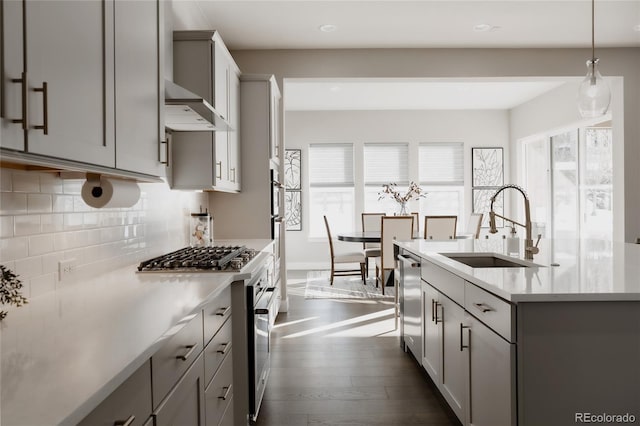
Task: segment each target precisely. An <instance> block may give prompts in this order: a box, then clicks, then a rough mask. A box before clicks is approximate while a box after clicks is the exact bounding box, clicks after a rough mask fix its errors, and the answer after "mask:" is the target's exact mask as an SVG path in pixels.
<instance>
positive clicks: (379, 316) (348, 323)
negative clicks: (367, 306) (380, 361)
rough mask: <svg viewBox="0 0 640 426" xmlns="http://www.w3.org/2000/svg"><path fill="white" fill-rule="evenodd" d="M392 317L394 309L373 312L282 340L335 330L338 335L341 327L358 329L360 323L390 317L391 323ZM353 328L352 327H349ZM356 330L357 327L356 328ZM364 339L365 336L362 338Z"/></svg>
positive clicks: (294, 334)
mask: <svg viewBox="0 0 640 426" xmlns="http://www.w3.org/2000/svg"><path fill="white" fill-rule="evenodd" d="M393 315H394V308H391V309H385V310H382V311H379V312H374V313H371V314H367V315H361V316H358V317H355V318H351V319H348V320H343V321H338V322H335V323H333V324H327V325H323V326H321V327H315V328H312V329H309V330H305V331H301V332H298V333H293V334H289V335H287V336H283V337H282V339H295V338H297V337H303V336H309V335H312V334H317V333H322V332H326V331H329V330H336V332H335V333H334V334H337V333H339V332H338V331H337V329H339V328H342V327H348V326H356V325H358V327H362V323H364V322H367V321H374V320H376V322H380V321H381V319H382V318H385V320H386V317H391V321H393ZM351 328H353V327H351ZM356 328H357V327H356ZM379 332H380V330H379V329H378V330H377V331H376V332H374V333H373V334H369V335H368V336H375V335H377V334H379ZM362 337H365V336H362Z"/></svg>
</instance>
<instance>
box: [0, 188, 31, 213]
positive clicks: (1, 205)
mask: <svg viewBox="0 0 640 426" xmlns="http://www.w3.org/2000/svg"><path fill="white" fill-rule="evenodd" d="M25 213H27V194H19V193H16V192H2V193H0V215H14V214H25Z"/></svg>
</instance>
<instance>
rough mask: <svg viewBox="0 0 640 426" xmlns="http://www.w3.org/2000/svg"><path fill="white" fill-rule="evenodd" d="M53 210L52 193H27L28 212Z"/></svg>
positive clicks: (48, 211) (49, 211)
mask: <svg viewBox="0 0 640 426" xmlns="http://www.w3.org/2000/svg"><path fill="white" fill-rule="evenodd" d="M52 211H53V203H52V201H51V194H27V212H29V213H51V212H52Z"/></svg>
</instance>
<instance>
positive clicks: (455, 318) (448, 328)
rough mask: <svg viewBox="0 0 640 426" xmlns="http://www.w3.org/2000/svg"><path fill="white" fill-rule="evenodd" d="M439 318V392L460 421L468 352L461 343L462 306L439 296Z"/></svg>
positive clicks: (463, 414) (462, 410)
mask: <svg viewBox="0 0 640 426" xmlns="http://www.w3.org/2000/svg"><path fill="white" fill-rule="evenodd" d="M440 305H441V313H440V315H441V317H442V331H443V333H442V353H443V358H442V376H441V382H440V391H441V392H442V395H443V396H444V399H446V400H447V402H448V403H449V406H450V407H451V408H452V409H453V412H454V413H456V415H457V416H458V418H459V419H460V421H464V418H465V417H466V406H467V398H466V391H467V389H466V384H467V380H466V377H465V364H466V361H467V355H468V352H467V351H466V345H465V344H464V342H463V331H464V329H463V327H468V326H467V325H465V323H464V309H462V308H461V307H460V306H458V305H457V304H456V303H455V302H453V301H452V300H451V299H449V298H447V297H446V296H443V297H441V298H440Z"/></svg>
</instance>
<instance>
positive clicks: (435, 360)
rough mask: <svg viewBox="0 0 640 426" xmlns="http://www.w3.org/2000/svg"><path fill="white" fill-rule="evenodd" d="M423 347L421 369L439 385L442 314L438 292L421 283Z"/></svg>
mask: <svg viewBox="0 0 640 426" xmlns="http://www.w3.org/2000/svg"><path fill="white" fill-rule="evenodd" d="M422 303H423V318H424V320H423V322H422V327H423V330H422V333H423V340H422V342H423V346H422V367H423V368H424V369H425V370H426V371H427V373H429V376H431V379H432V380H433V382H434V383H435V384H436V385H438V386H439V385H440V383H441V381H442V379H441V371H442V370H441V369H442V313H441V309H440V302H438V291H437V290H436V289H435V288H433V287H431V286H430V285H429V284H427V283H426V282H424V281H423V282H422Z"/></svg>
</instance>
